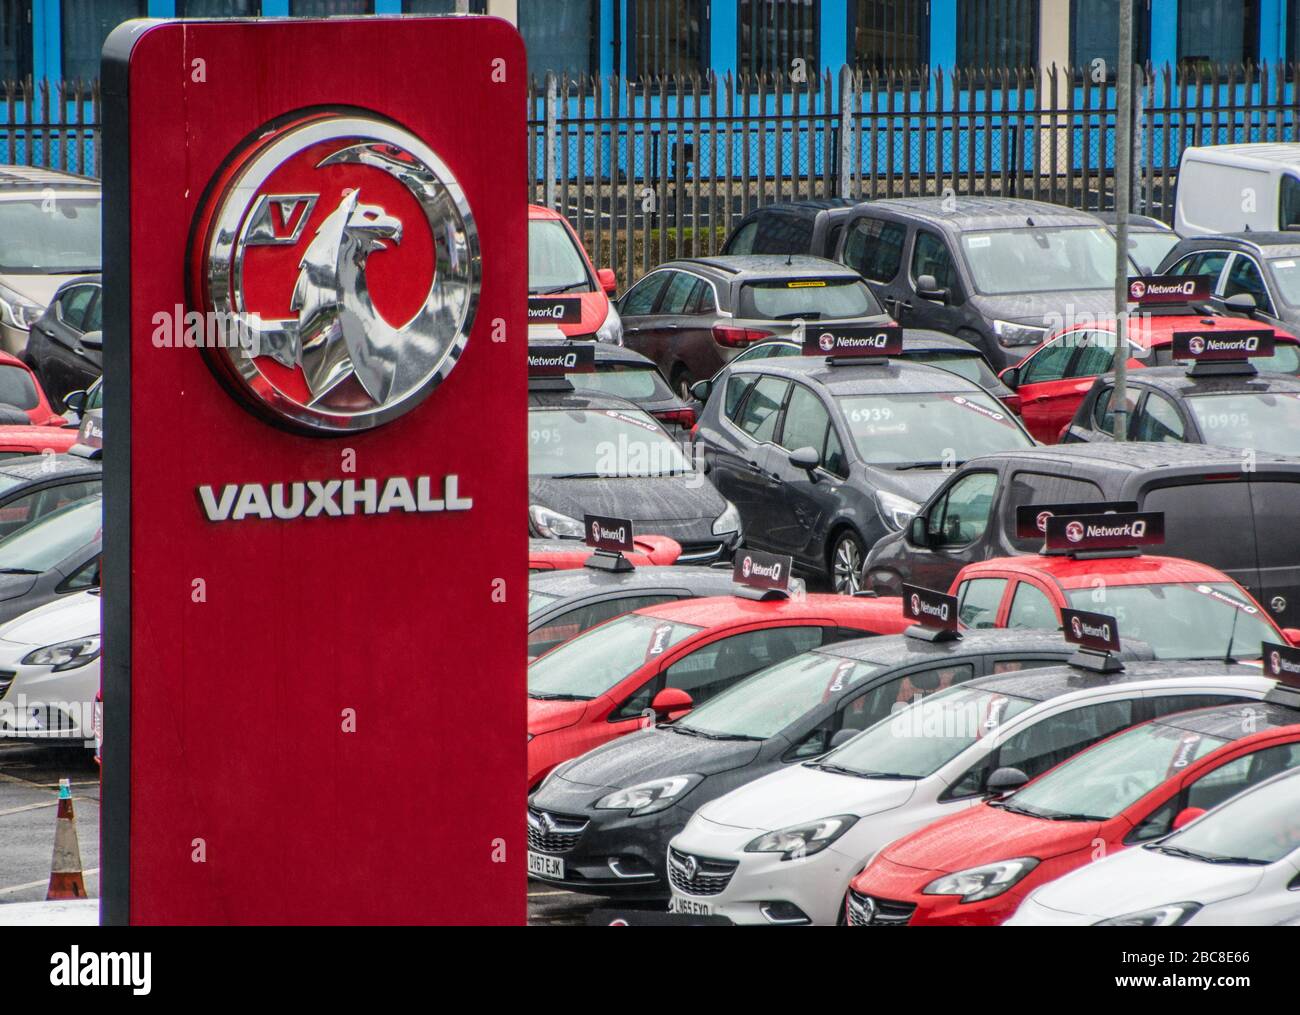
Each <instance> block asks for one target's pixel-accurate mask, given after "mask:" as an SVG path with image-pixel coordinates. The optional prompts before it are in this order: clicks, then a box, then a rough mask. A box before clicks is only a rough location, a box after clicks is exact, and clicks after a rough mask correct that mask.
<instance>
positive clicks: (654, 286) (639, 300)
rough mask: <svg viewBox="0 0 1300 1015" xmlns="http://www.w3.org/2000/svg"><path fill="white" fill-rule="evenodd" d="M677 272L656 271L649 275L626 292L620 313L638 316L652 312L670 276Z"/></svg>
mask: <svg viewBox="0 0 1300 1015" xmlns="http://www.w3.org/2000/svg"><path fill="white" fill-rule="evenodd" d="M676 274H677V272H674V271H656V272H655V273H654V274H653V275H647V276H646V277H645V278H643V279H642V280H641V281H640V282H638V283H637V284H636V285H634V286H633V287H632V288H631V289H629V290H628V291H627V292H626V293H625V294H624V296H623V299H622V301H621V302H620V303H619V309H618V312H619V314H620V315H621V316H623V317H638V316H642V315H645V314H648V313H650V312H651V311H652V310H654V308H655V301H656V300H657V299H659V294H660V293H661V292H662V291H663V288H664V286H665V285H666V284H667V282H668V278H669V276H670V275H672V276H675V275H676Z"/></svg>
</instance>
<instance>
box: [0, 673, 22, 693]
mask: <svg viewBox="0 0 1300 1015" xmlns="http://www.w3.org/2000/svg"><path fill="white" fill-rule="evenodd" d="M17 675H18V674H17V673H16V672H15V671H13V670H0V698H3V697H4V696H5V692H6V691H7V690H9V685H10V684H12V683H13V682H14V677H16V676H17Z"/></svg>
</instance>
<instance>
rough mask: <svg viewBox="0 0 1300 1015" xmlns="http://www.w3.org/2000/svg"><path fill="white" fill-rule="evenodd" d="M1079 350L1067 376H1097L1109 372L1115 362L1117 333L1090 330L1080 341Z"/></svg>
mask: <svg viewBox="0 0 1300 1015" xmlns="http://www.w3.org/2000/svg"><path fill="white" fill-rule="evenodd" d="M1078 346H1079V351H1078V354H1077V355H1076V356H1075V357H1074V360H1073V361H1072V362H1071V363H1070V367H1069V369H1068V370H1067V371H1066V376H1067V377H1096V376H1098V375H1099V374H1104V373H1109V372H1110V369H1111V367H1113V366H1114V364H1115V334H1114V332H1110V331H1089V332H1087V333H1085V334H1084V335H1083V337H1082V338H1081V339H1080V340H1079V343H1078Z"/></svg>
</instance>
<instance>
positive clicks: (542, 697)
mask: <svg viewBox="0 0 1300 1015" xmlns="http://www.w3.org/2000/svg"><path fill="white" fill-rule="evenodd" d="M528 697H530V698H532V699H533V700H534V701H591V696H590V695H587V696H583V695H581V694H548V693H546V692H544V691H543V692H538V691H529V692H528Z"/></svg>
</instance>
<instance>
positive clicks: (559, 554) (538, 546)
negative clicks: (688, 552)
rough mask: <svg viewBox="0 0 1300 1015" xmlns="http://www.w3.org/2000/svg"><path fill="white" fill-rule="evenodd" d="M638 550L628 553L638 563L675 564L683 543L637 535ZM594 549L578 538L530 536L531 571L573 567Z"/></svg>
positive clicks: (660, 537) (529, 558)
mask: <svg viewBox="0 0 1300 1015" xmlns="http://www.w3.org/2000/svg"><path fill="white" fill-rule="evenodd" d="M632 542H633V544H634V545H635V546H636V552H634V553H625V554H624V555H623V556H625V557H627V559H628V560H629V561H631V562H632V563H633V564H635V565H636V566H637V567H645V566H647V565H649V564H675V563H676V562H677V558H678V557H680V556H681V554H682V544H681V543H679V542H677V540H675V539H670V538H669V537H668V536H636V537H634V538H633V540H632ZM591 554H592V549H591V547H590V546H587V545H586V544H584V543H580V542H578V541H577V540H576V539H530V540H528V570H529V571H571V570H572V569H573V568H576V567H582V566H583V565H584V564H586V563H587V561H588V560H589V559H590V557H591Z"/></svg>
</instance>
